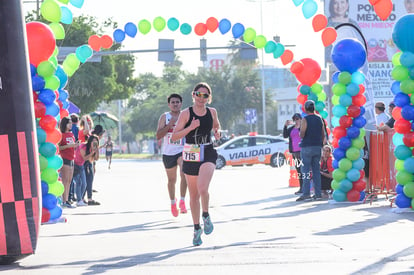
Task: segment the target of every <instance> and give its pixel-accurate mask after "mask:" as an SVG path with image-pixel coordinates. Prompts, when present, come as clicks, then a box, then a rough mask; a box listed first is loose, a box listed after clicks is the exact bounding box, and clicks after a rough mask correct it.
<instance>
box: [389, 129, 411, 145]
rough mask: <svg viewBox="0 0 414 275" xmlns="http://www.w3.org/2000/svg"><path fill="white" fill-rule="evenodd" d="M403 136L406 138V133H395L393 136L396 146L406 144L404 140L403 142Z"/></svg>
mask: <svg viewBox="0 0 414 275" xmlns="http://www.w3.org/2000/svg"><path fill="white" fill-rule="evenodd" d="M411 128H413V127H412V126H411ZM403 138H404V135H403V134H400V133H394V135H393V136H392V143H393V144H394V145H395V146H398V145H403V144H404V142H403Z"/></svg>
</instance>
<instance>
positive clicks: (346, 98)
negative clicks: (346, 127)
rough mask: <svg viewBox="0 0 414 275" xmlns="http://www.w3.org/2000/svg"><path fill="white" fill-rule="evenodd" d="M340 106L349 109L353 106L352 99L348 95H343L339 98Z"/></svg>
mask: <svg viewBox="0 0 414 275" xmlns="http://www.w3.org/2000/svg"><path fill="white" fill-rule="evenodd" d="M339 104H341V105H342V106H344V107H348V106H349V105H351V104H352V97H351V96H350V95H348V94H343V95H341V96H340V97H339Z"/></svg>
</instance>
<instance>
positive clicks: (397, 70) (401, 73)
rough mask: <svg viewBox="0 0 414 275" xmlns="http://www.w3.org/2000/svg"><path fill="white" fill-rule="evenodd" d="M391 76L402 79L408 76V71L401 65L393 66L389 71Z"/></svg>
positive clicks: (398, 79)
mask: <svg viewBox="0 0 414 275" xmlns="http://www.w3.org/2000/svg"><path fill="white" fill-rule="evenodd" d="M391 76H392V78H394V79H395V80H397V81H403V80H406V79H408V78H409V71H408V69H407V68H406V67H404V66H402V65H399V66H395V67H394V68H393V69H392V71H391Z"/></svg>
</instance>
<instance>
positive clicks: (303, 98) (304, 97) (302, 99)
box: [296, 94, 308, 104]
mask: <svg viewBox="0 0 414 275" xmlns="http://www.w3.org/2000/svg"><path fill="white" fill-rule="evenodd" d="M296 100H297V102H298V103H299V104H305V102H306V100H308V96H307V95H303V94H298V96H297V97H296Z"/></svg>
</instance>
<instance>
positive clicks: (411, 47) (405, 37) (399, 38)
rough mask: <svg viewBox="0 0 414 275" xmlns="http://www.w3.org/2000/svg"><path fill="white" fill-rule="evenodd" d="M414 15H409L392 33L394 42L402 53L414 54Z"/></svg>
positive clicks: (396, 24) (404, 17) (400, 21)
mask: <svg viewBox="0 0 414 275" xmlns="http://www.w3.org/2000/svg"><path fill="white" fill-rule="evenodd" d="M413 26H414V14H407V15H404V16H403V17H401V18H400V19H399V20H398V21H397V23H395V25H394V28H393V31H392V40H393V41H394V43H395V45H397V47H398V48H399V49H400V50H401V51H402V52H412V53H414V36H413V35H412V30H413Z"/></svg>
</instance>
